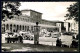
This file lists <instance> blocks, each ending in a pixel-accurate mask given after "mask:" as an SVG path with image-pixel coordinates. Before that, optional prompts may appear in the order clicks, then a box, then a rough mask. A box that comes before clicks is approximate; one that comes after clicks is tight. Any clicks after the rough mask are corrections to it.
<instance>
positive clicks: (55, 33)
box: [51, 32, 61, 38]
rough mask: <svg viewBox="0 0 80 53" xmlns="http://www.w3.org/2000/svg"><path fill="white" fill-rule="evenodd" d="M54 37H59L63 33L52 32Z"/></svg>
mask: <svg viewBox="0 0 80 53" xmlns="http://www.w3.org/2000/svg"><path fill="white" fill-rule="evenodd" d="M51 36H52V38H58V37H60V36H61V34H60V33H59V32H53V33H51Z"/></svg>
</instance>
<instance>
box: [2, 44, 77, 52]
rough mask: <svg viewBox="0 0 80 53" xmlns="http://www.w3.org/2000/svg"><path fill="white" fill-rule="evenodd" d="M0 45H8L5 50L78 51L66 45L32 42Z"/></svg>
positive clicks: (3, 45)
mask: <svg viewBox="0 0 80 53" xmlns="http://www.w3.org/2000/svg"><path fill="white" fill-rule="evenodd" d="M2 47H4V48H5V47H8V49H7V50H6V51H12V52H15V51H26V52H31V51H32V52H35V51H41V52H43V51H50V52H51V51H52V52H73V51H74V52H76V51H78V49H77V48H68V47H56V46H49V45H42V44H39V45H34V44H29V43H27V44H26V43H25V44H19V43H3V44H2Z"/></svg>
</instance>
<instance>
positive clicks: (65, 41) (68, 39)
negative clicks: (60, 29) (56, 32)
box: [59, 32, 74, 47]
mask: <svg viewBox="0 0 80 53" xmlns="http://www.w3.org/2000/svg"><path fill="white" fill-rule="evenodd" d="M73 35H74V33H71V32H65V33H62V34H61V36H60V37H59V39H61V42H62V46H64V45H66V46H69V47H71V44H72V40H73Z"/></svg>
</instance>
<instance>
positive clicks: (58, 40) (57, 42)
mask: <svg viewBox="0 0 80 53" xmlns="http://www.w3.org/2000/svg"><path fill="white" fill-rule="evenodd" d="M61 45H62V42H61V39H59V38H57V40H56V46H59V47H61Z"/></svg>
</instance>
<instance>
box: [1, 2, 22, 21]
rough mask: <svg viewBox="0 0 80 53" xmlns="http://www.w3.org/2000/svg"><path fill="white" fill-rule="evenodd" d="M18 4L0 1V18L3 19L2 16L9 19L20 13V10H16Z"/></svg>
mask: <svg viewBox="0 0 80 53" xmlns="http://www.w3.org/2000/svg"><path fill="white" fill-rule="evenodd" d="M19 6H20V3H19V2H11V1H7V2H6V1H5V2H2V19H1V20H3V19H4V17H7V18H9V19H11V18H13V17H14V15H18V16H19V15H20V14H21V11H20V10H18V8H19Z"/></svg>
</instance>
